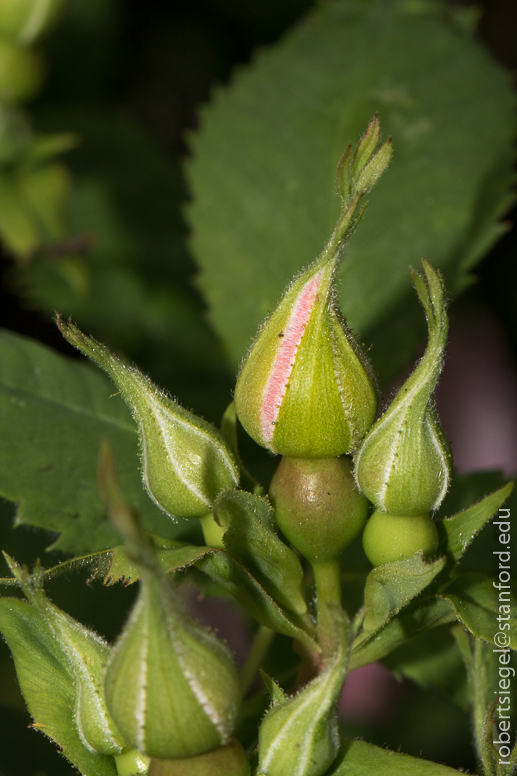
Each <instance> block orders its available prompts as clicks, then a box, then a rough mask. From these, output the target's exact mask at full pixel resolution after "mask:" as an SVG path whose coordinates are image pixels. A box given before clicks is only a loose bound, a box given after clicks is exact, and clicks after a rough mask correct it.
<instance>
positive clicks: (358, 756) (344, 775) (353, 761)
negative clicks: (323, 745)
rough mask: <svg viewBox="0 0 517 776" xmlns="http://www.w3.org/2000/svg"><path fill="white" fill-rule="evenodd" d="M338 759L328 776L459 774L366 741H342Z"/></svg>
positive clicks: (431, 775)
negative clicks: (335, 766) (338, 761)
mask: <svg viewBox="0 0 517 776" xmlns="http://www.w3.org/2000/svg"><path fill="white" fill-rule="evenodd" d="M339 760H340V763H339V765H338V766H337V768H334V769H332V770H331V771H329V776H365V774H368V776H370V774H372V776H454V774H455V775H456V776H458V774H459V773H460V771H457V770H455V769H454V768H448V767H447V766H446V765H439V764H438V763H433V762H430V761H429V760H421V759H419V758H418V757H411V755H409V754H402V753H401V752H390V751H388V750H387V749H381V748H380V747H379V746H374V745H373V744H368V743H366V741H345V742H344V743H343V745H342V754H341V755H340V757H339Z"/></svg>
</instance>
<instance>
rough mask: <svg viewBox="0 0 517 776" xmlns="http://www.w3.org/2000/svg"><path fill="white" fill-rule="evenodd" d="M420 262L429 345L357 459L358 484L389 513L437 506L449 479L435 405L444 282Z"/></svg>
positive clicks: (420, 511) (418, 282) (447, 452)
mask: <svg viewBox="0 0 517 776" xmlns="http://www.w3.org/2000/svg"><path fill="white" fill-rule="evenodd" d="M422 263H423V267H424V272H425V277H421V276H420V275H417V274H416V273H415V272H413V273H412V280H413V284H414V286H415V288H416V291H417V293H418V296H419V298H420V301H421V303H422V306H423V308H424V310H425V313H426V317H427V323H428V327H429V342H428V345H427V349H426V351H425V353H424V356H423V358H422V360H421V361H420V363H419V364H418V366H417V367H416V368H415V370H414V371H413V373H412V374H411V376H410V377H409V378H408V379H407V380H406V382H405V383H404V385H403V386H402V388H400V390H399V391H398V393H397V395H396V396H395V398H394V400H393V401H392V403H391V404H390V406H389V407H388V409H387V410H386V412H385V413H384V414H383V415H382V416H381V417H380V418H379V420H378V421H377V422H376V423H375V425H374V426H373V428H371V429H370V431H369V433H368V435H367V436H366V438H365V440H364V441H363V443H362V445H361V447H360V449H359V452H358V454H357V456H356V459H355V475H356V479H357V483H358V486H359V488H360V490H361V491H362V492H363V493H364V494H365V495H366V496H367V497H368V498H369V499H370V501H372V502H373V504H374V505H375V507H376V508H377V509H378V510H380V511H381V512H388V513H390V514H391V515H408V516H411V515H415V516H416V515H425V514H427V513H428V512H430V511H432V510H435V509H437V508H438V507H439V505H440V504H441V502H442V499H443V497H444V495H445V493H446V491H447V487H448V484H449V475H450V449H449V445H448V443H447V441H446V440H445V437H444V435H443V433H442V431H441V429H440V426H439V422H438V418H437V416H436V412H435V410H434V405H433V393H434V389H435V386H436V382H437V380H438V377H439V374H440V371H441V369H442V364H443V352H444V348H445V341H446V337H447V328H448V321H447V315H446V312H445V301H444V288H443V281H442V279H441V276H440V275H439V274H438V273H437V272H436V271H435V270H434V269H433V268H432V267H431V266H430V265H429V264H428V263H427V262H426V261H425V260H423V261H422Z"/></svg>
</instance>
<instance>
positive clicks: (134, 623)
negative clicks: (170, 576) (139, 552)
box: [105, 569, 239, 759]
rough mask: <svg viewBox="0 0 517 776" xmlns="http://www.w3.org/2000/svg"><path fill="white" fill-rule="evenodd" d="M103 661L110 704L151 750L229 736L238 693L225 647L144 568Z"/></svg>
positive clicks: (170, 752)
mask: <svg viewBox="0 0 517 776" xmlns="http://www.w3.org/2000/svg"><path fill="white" fill-rule="evenodd" d="M142 573H143V577H142V585H141V589H140V593H139V596H138V599H137V601H136V603H135V606H134V608H133V611H132V613H131V616H130V618H129V621H128V623H127V625H126V627H125V628H124V631H123V633H122V634H121V636H120V637H119V639H118V641H117V643H116V644H115V646H114V647H113V649H112V651H111V654H110V658H109V661H108V664H107V668H106V675H105V690H106V701H107V704H108V708H109V710H110V712H111V714H112V716H113V718H114V719H115V721H116V723H117V725H118V727H119V729H120V730H121V731H122V733H123V735H124V737H125V739H126V740H127V741H128V742H129V743H130V744H131V746H133V747H134V748H135V749H138V751H140V752H143V753H144V754H147V755H148V756H150V757H157V758H160V759H162V758H165V759H168V758H173V757H191V756H194V755H197V754H201V753H203V752H207V751H209V750H210V749H214V748H215V747H217V746H220V745H221V744H225V743H227V742H228V741H229V739H230V736H231V733H232V730H233V725H234V722H235V717H236V713H237V705H238V699H239V686H238V678H237V672H236V669H235V666H234V664H233V661H232V658H231V656H230V653H229V651H228V649H227V648H226V647H225V645H223V644H222V643H221V642H220V641H219V640H218V639H217V638H216V637H215V636H214V635H213V634H212V633H209V632H208V631H206V630H204V629H203V628H201V627H200V626H198V625H196V624H194V623H193V622H192V621H191V620H189V618H188V617H187V615H186V614H185V613H184V612H183V611H182V608H181V605H180V602H179V600H178V599H177V597H176V595H175V593H174V590H173V588H172V587H171V585H170V583H169V580H167V579H166V578H165V577H164V576H162V575H161V574H159V573H153V572H150V571H147V570H145V569H143V572H142Z"/></svg>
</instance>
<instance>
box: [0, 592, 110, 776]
mask: <svg viewBox="0 0 517 776" xmlns="http://www.w3.org/2000/svg"><path fill="white" fill-rule="evenodd" d="M0 631H1V632H2V634H3V636H4V638H5V640H6V641H7V644H8V645H9V648H10V650H11V652H12V653H13V657H14V662H15V666H16V674H17V676H18V681H19V683H20V688H21V691H22V693H23V697H24V698H25V702H26V703H27V707H28V709H29V712H30V713H31V715H32V717H33V718H34V722H35V726H36V727H37V728H38V729H39V730H41V731H42V732H43V733H45V735H47V736H48V737H49V738H51V739H52V740H53V741H55V742H56V744H58V746H60V747H61V748H62V750H63V753H64V754H65V756H66V757H67V758H68V759H69V760H70V761H71V762H72V763H73V764H74V765H75V766H76V768H78V769H79V771H80V772H81V773H82V774H84V776H116V773H117V769H116V767H115V762H114V760H113V758H112V757H107V756H104V755H99V754H93V753H92V752H90V751H89V750H88V749H87V748H86V747H85V746H84V744H83V743H82V741H81V739H80V738H79V733H78V731H77V729H76V727H75V725H74V724H73V718H74V708H75V688H74V683H73V678H72V676H71V675H70V671H69V667H68V664H67V661H66V659H65V655H64V654H63V653H62V652H61V650H60V648H59V647H58V645H57V642H56V639H55V636H54V634H53V633H52V632H51V630H50V628H49V627H48V626H47V625H46V624H45V622H44V621H43V619H42V617H41V616H40V615H39V614H38V612H37V611H36V610H35V609H34V608H33V607H32V606H31V605H30V604H28V603H26V602H25V601H20V600H17V599H15V598H1V599H0Z"/></svg>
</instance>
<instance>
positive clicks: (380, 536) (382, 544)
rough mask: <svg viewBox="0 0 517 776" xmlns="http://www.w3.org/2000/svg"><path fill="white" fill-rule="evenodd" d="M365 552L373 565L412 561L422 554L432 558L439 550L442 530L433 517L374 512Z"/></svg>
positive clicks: (367, 529) (365, 537)
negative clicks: (439, 531)
mask: <svg viewBox="0 0 517 776" xmlns="http://www.w3.org/2000/svg"><path fill="white" fill-rule="evenodd" d="M363 549H364V552H365V554H366V557H367V558H368V560H369V561H370V563H371V564H372V565H373V566H381V565H382V564H383V563H392V562H393V561H396V560H404V559H405V558H410V557H411V556H412V555H414V554H415V552H420V551H421V552H422V553H423V556H424V558H425V559H426V560H427V559H430V558H432V557H434V555H436V552H437V550H438V531H437V529H436V524H435V523H434V522H433V520H431V518H430V516H429V515H410V516H406V515H390V514H388V513H386V512H374V513H373V515H372V516H371V517H370V519H369V520H368V522H367V523H366V528H365V529H364V533H363Z"/></svg>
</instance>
